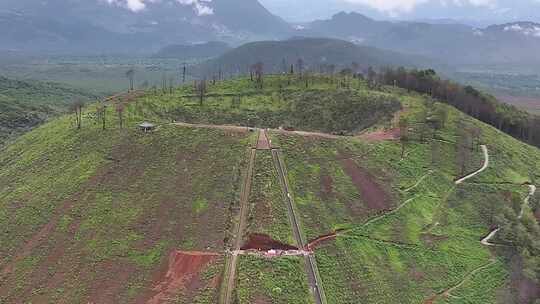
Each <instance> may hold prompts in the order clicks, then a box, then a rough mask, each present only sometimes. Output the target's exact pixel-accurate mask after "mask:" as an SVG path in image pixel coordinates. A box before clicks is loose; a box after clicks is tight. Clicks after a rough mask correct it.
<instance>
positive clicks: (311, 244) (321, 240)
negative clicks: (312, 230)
mask: <svg viewBox="0 0 540 304" xmlns="http://www.w3.org/2000/svg"><path fill="white" fill-rule="evenodd" d="M339 231H341V230H337V231H334V232H332V233H328V234H325V235H321V236H319V237H318V238H316V239H313V240H311V241H309V243H308V244H307V245H306V250H307V251H313V250H314V249H315V248H317V246H319V245H320V244H322V243H324V242H326V241H329V240H333V239H335V238H336V237H337V233H338V232H339Z"/></svg>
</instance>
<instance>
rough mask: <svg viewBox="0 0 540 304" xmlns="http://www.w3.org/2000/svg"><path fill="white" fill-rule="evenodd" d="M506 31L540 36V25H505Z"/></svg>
mask: <svg viewBox="0 0 540 304" xmlns="http://www.w3.org/2000/svg"><path fill="white" fill-rule="evenodd" d="M504 31H505V32H516V33H520V34H523V35H525V36H533V37H538V38H540V27H538V26H536V25H531V26H521V25H519V24H512V25H507V26H505V27H504Z"/></svg>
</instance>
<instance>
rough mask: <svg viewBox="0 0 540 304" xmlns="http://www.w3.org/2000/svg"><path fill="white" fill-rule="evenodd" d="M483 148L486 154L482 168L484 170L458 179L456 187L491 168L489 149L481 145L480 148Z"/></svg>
mask: <svg viewBox="0 0 540 304" xmlns="http://www.w3.org/2000/svg"><path fill="white" fill-rule="evenodd" d="M480 147H481V148H482V152H484V165H483V166H482V168H480V169H478V170H476V171H475V172H473V173H471V174H469V175H467V176H465V177H462V178H460V179H458V180H457V181H456V182H455V183H456V185H459V184H461V183H463V182H464V181H466V180H468V179H470V178H473V177H475V176H476V175H478V174H480V173H482V172H483V171H484V170H486V169H487V168H488V166H489V152H488V148H487V146H486V145H481V146H480Z"/></svg>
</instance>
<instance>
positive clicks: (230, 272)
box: [220, 148, 257, 304]
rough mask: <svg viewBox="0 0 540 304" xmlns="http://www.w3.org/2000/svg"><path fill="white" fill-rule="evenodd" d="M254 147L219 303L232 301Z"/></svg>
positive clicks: (244, 226) (226, 303) (252, 166)
mask: <svg viewBox="0 0 540 304" xmlns="http://www.w3.org/2000/svg"><path fill="white" fill-rule="evenodd" d="M256 151H257V150H256V149H253V148H252V149H251V150H250V156H249V165H248V170H247V172H246V175H245V177H244V182H243V187H242V192H241V193H240V215H239V218H238V224H237V225H236V227H235V228H236V229H235V230H236V231H235V239H234V246H233V248H234V251H232V252H231V255H230V258H229V259H227V263H226V270H225V279H224V280H223V282H224V284H225V285H224V290H223V291H222V294H221V295H222V296H221V301H220V302H221V303H223V304H231V303H233V299H232V293H233V290H234V285H235V284H234V283H235V279H236V266H237V264H238V254H237V253H238V251H239V250H240V248H241V247H242V241H243V236H244V231H245V228H246V220H247V215H248V211H249V206H248V198H249V193H250V192H251V182H252V178H253V170H254V167H255V156H256Z"/></svg>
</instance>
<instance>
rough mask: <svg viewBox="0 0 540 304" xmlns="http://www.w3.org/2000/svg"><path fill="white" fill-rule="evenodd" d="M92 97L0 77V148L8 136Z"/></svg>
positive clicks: (32, 82) (63, 87)
mask: <svg viewBox="0 0 540 304" xmlns="http://www.w3.org/2000/svg"><path fill="white" fill-rule="evenodd" d="M94 98H95V96H93V95H92V94H90V93H87V92H84V91H82V90H79V89H73V88H70V87H67V86H64V85H60V84H55V83H48V82H37V81H20V80H14V79H9V78H5V77H0V146H2V145H3V144H4V143H5V141H6V140H7V139H9V138H10V137H12V136H15V135H18V134H21V133H22V132H24V131H26V130H29V129H31V128H32V127H35V126H37V125H39V124H41V123H43V122H44V121H46V120H47V119H48V118H50V117H52V116H54V115H56V114H58V113H61V112H64V111H65V110H66V109H67V107H68V105H69V104H70V103H71V102H73V101H75V100H81V101H87V100H92V99H94Z"/></svg>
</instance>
